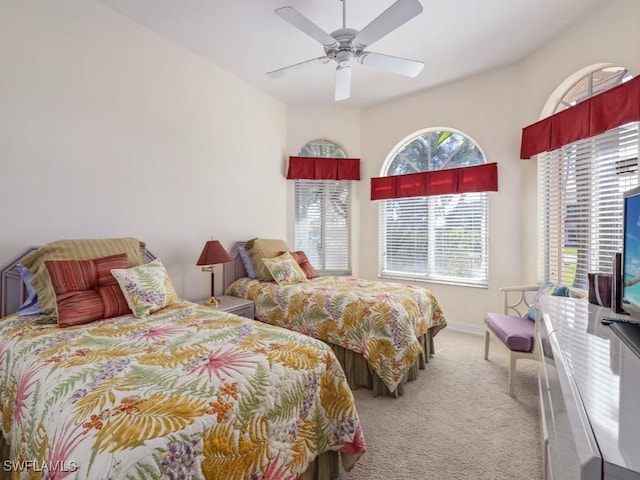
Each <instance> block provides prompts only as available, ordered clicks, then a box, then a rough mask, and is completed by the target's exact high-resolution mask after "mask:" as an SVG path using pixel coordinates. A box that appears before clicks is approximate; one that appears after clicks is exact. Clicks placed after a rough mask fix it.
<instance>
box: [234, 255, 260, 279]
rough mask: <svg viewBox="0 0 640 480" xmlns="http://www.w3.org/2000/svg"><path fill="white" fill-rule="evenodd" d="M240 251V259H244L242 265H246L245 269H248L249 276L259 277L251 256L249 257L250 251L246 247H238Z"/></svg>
mask: <svg viewBox="0 0 640 480" xmlns="http://www.w3.org/2000/svg"><path fill="white" fill-rule="evenodd" d="M238 251H239V252H240V259H241V260H242V265H244V269H245V270H246V271H247V276H248V277H249V278H258V277H257V276H256V272H255V270H254V269H253V264H252V263H251V258H250V257H249V253H248V252H247V249H246V248H244V247H238Z"/></svg>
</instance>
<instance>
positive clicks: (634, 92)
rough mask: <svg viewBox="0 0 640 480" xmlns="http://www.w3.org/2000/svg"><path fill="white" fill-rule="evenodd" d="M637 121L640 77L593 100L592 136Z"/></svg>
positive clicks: (590, 125) (639, 115)
mask: <svg viewBox="0 0 640 480" xmlns="http://www.w3.org/2000/svg"><path fill="white" fill-rule="evenodd" d="M627 85H628V86H627ZM620 87H625V88H620ZM637 120H640V77H636V78H634V79H632V80H629V81H628V82H627V83H625V84H622V85H618V86H617V87H615V88H612V89H611V90H607V91H606V92H602V93H601V94H600V95H597V96H595V97H593V98H592V99H591V121H590V124H589V135H590V136H593V135H599V134H600V133H604V132H606V131H607V130H611V129H612V128H615V127H619V126H620V125H624V124H625V123H629V122H635V121H637Z"/></svg>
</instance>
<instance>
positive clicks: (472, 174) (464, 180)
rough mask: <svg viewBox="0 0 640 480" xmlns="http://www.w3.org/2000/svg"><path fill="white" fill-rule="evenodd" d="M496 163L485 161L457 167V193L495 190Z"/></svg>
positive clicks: (496, 189)
mask: <svg viewBox="0 0 640 480" xmlns="http://www.w3.org/2000/svg"><path fill="white" fill-rule="evenodd" d="M497 191H498V164H497V163H487V164H486V165H475V166H473V167H465V168H459V169H458V193H465V192H497Z"/></svg>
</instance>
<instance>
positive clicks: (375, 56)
mask: <svg viewBox="0 0 640 480" xmlns="http://www.w3.org/2000/svg"><path fill="white" fill-rule="evenodd" d="M341 1H342V28H340V29H338V30H336V31H334V32H332V33H330V34H329V33H327V32H325V31H324V30H322V29H321V28H320V27H319V26H317V25H316V24H315V23H313V22H312V21H311V20H309V19H308V18H307V17H305V16H304V15H302V14H301V13H300V12H298V11H297V10H296V9H295V8H293V7H282V8H278V9H276V10H275V13H276V15H278V16H280V17H282V18H283V19H284V20H286V21H287V22H289V23H290V24H291V25H293V26H294V27H296V28H298V29H299V30H302V31H303V32H304V33H306V34H307V35H309V36H310V37H311V38H313V39H314V40H316V41H317V42H320V43H321V44H322V46H323V47H324V53H325V54H324V55H323V56H321V57H317V58H312V59H311V60H306V61H304V62H301V63H296V64H293V65H289V66H288V67H284V68H280V69H278V70H273V71H271V72H268V73H267V75H268V76H269V77H271V78H280V77H282V76H284V75H286V74H288V73H291V72H294V71H302V70H306V69H308V68H309V67H314V66H316V65H319V64H326V63H329V62H330V61H331V60H333V61H334V62H336V63H337V64H338V66H337V67H336V80H335V100H336V101H339V100H345V99H347V98H349V96H350V95H351V64H352V62H353V60H354V59H355V60H357V61H358V62H359V63H361V64H363V65H366V66H368V67H373V68H377V69H380V70H385V71H387V72H392V73H398V74H400V75H405V76H408V77H415V76H417V75H418V74H419V73H420V72H421V71H422V67H423V66H424V64H423V63H422V62H418V61H416V60H409V59H407V58H401V57H394V56H392V55H384V54H382V53H375V52H369V51H365V48H367V47H369V46H370V45H372V44H373V43H374V42H377V41H378V40H380V39H381V38H382V37H384V36H385V35H387V34H388V33H390V32H392V31H393V30H395V29H396V28H398V27H399V26H401V25H402V24H404V23H406V22H408V21H409V20H411V19H412V18H413V17H415V16H416V15H418V14H419V13H420V12H422V5H421V4H420V2H419V1H418V0H396V2H395V3H394V4H392V5H391V6H390V7H389V8H387V9H386V10H385V11H384V12H382V13H381V14H380V15H379V16H378V17H376V18H375V19H374V20H373V21H371V23H369V24H368V25H367V26H366V27H364V28H363V29H362V30H360V31H358V30H354V29H353V28H347V26H346V23H347V21H346V0H341Z"/></svg>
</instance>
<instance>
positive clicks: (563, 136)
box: [549, 102, 591, 150]
mask: <svg viewBox="0 0 640 480" xmlns="http://www.w3.org/2000/svg"><path fill="white" fill-rule="evenodd" d="M590 112H591V102H582V103H578V104H577V105H575V106H573V107H571V108H567V109H566V110H563V111H561V112H559V113H556V114H555V115H554V116H553V117H551V141H550V142H549V148H550V149H551V150H555V149H556V148H560V147H561V146H563V145H568V144H570V143H573V142H577V141H578V140H581V139H583V138H587V137H588V136H589V113H590Z"/></svg>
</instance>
